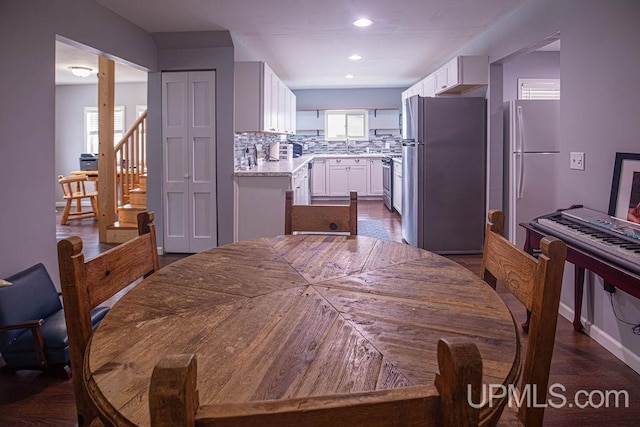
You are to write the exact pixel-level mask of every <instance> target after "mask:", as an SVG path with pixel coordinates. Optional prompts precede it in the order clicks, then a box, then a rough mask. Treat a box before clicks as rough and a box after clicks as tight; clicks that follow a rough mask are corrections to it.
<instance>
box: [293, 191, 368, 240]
mask: <svg viewBox="0 0 640 427" xmlns="http://www.w3.org/2000/svg"><path fill="white" fill-rule="evenodd" d="M294 231H297V232H318V233H339V232H348V233H349V234H351V235H354V236H355V235H356V234H358V193H357V192H355V191H351V192H350V194H349V204H348V205H294V204H293V190H287V192H286V195H285V209H284V234H293V232H294Z"/></svg>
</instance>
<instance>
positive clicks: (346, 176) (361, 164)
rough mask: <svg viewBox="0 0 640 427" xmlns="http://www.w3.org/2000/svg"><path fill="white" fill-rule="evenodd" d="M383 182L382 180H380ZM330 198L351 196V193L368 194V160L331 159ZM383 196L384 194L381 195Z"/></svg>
mask: <svg viewBox="0 0 640 427" xmlns="http://www.w3.org/2000/svg"><path fill="white" fill-rule="evenodd" d="M380 179H381V180H382V178H380ZM328 183H329V196H331V197H337V196H349V192H350V191H357V192H358V194H359V195H366V194H367V163H366V159H359V158H355V159H354V158H351V159H329V179H328ZM381 194H382V193H381Z"/></svg>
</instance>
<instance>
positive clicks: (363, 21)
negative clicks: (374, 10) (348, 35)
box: [353, 18, 373, 27]
mask: <svg viewBox="0 0 640 427" xmlns="http://www.w3.org/2000/svg"><path fill="white" fill-rule="evenodd" d="M371 24H373V21H372V20H371V19H369V18H360V19H356V20H355V21H353V25H355V26H356V27H368V26H369V25H371Z"/></svg>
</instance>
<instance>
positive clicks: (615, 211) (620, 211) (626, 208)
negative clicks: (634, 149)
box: [608, 153, 640, 223]
mask: <svg viewBox="0 0 640 427" xmlns="http://www.w3.org/2000/svg"><path fill="white" fill-rule="evenodd" d="M608 214H609V215H611V216H615V217H616V218H620V219H624V220H627V221H631V222H635V223H640V153H616V160H615V163H614V168H613V180H612V182H611V195H610V197H609V212H608Z"/></svg>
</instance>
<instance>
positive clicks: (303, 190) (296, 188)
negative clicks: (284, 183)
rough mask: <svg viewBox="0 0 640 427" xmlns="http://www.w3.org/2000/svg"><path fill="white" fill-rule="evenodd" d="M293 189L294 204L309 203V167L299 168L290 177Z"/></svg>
mask: <svg viewBox="0 0 640 427" xmlns="http://www.w3.org/2000/svg"><path fill="white" fill-rule="evenodd" d="M290 188H291V189H292V190H293V204H294V205H308V204H309V203H311V197H310V196H311V194H310V192H309V168H307V167H304V168H302V169H299V170H298V171H297V172H296V173H294V174H293V176H292V177H291V187H290Z"/></svg>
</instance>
